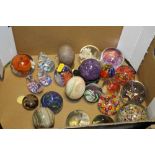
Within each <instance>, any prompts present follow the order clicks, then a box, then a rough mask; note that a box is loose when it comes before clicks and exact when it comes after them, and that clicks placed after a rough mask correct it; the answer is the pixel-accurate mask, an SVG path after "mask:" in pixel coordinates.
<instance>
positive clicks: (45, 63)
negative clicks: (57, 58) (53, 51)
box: [38, 52, 55, 72]
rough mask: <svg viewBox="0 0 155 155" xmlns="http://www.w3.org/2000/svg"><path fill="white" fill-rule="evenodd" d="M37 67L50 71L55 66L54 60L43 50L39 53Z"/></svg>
mask: <svg viewBox="0 0 155 155" xmlns="http://www.w3.org/2000/svg"><path fill="white" fill-rule="evenodd" d="M38 59H39V62H38V67H39V68H40V69H43V70H44V71H46V72H52V71H53V70H54V68H55V64H54V62H53V61H52V60H51V59H50V58H49V57H48V56H47V55H46V54H45V53H43V52H40V55H39V58H38Z"/></svg>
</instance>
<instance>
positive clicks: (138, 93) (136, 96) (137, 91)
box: [120, 80, 146, 104]
mask: <svg viewBox="0 0 155 155" xmlns="http://www.w3.org/2000/svg"><path fill="white" fill-rule="evenodd" d="M120 95H121V98H122V100H123V102H124V103H128V102H132V103H135V104H141V103H142V102H143V101H144V99H145V96H146V93H145V87H144V85H143V84H142V83H140V82H139V81H133V80H132V81H129V82H128V83H126V84H125V85H124V86H123V88H122V89H121V92H120Z"/></svg>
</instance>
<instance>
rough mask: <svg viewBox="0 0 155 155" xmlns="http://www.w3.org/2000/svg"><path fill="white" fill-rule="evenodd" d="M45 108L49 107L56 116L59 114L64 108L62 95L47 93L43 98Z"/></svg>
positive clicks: (42, 102)
mask: <svg viewBox="0 0 155 155" xmlns="http://www.w3.org/2000/svg"><path fill="white" fill-rule="evenodd" d="M41 104H42V106H43V107H48V108H49V109H50V110H51V111H53V112H54V114H56V113H59V112H60V111H61V109H62V106H63V98H62V97H61V95H60V94H59V93H57V92H54V91H49V92H47V93H45V94H44V95H43V96H42V98H41Z"/></svg>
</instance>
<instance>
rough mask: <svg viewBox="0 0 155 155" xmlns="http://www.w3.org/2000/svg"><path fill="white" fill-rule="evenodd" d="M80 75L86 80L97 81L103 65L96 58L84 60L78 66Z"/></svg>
mask: <svg viewBox="0 0 155 155" xmlns="http://www.w3.org/2000/svg"><path fill="white" fill-rule="evenodd" d="M78 70H79V72H80V76H81V77H83V78H84V80H85V81H95V80H98V79H99V78H100V71H101V65H100V63H99V62H98V61H97V60H95V59H86V60H84V61H83V62H82V63H81V65H80V66H79V68H78Z"/></svg>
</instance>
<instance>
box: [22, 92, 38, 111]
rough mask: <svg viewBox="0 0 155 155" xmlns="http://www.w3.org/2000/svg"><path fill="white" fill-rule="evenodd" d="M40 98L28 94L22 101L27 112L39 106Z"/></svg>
mask: <svg viewBox="0 0 155 155" xmlns="http://www.w3.org/2000/svg"><path fill="white" fill-rule="evenodd" d="M38 102H39V101H38V98H37V96H35V95H33V94H28V95H26V96H25V97H24V98H23V100H22V104H23V107H24V108H25V109H26V110H33V109H35V108H36V107H37V106H38Z"/></svg>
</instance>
